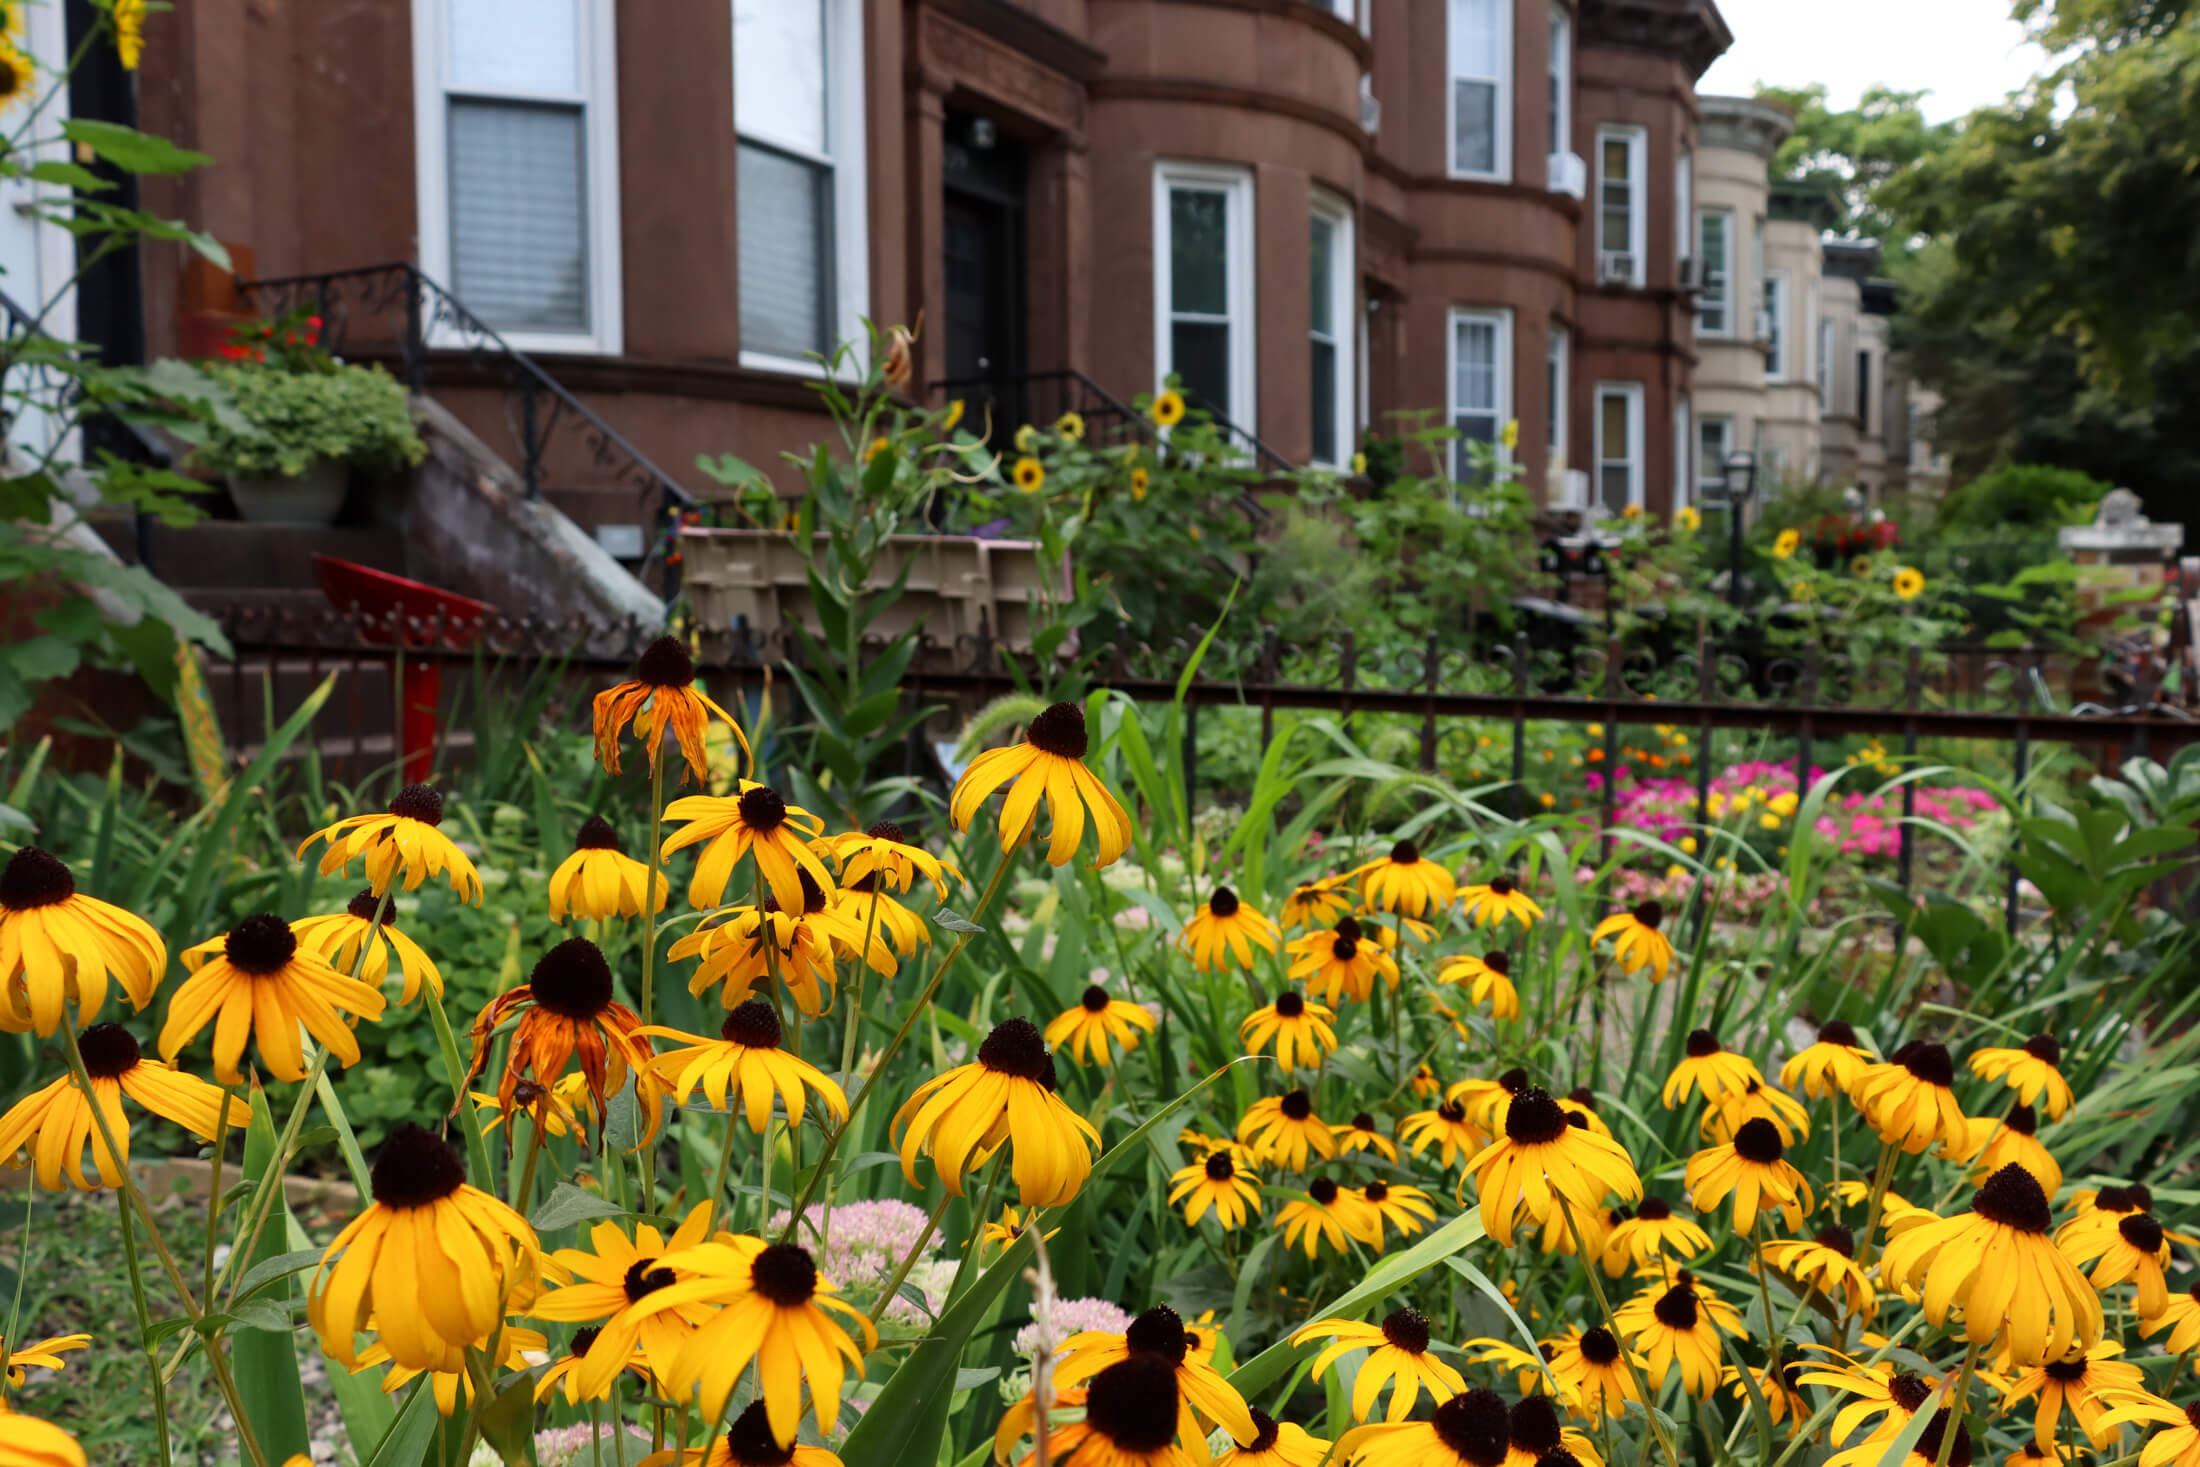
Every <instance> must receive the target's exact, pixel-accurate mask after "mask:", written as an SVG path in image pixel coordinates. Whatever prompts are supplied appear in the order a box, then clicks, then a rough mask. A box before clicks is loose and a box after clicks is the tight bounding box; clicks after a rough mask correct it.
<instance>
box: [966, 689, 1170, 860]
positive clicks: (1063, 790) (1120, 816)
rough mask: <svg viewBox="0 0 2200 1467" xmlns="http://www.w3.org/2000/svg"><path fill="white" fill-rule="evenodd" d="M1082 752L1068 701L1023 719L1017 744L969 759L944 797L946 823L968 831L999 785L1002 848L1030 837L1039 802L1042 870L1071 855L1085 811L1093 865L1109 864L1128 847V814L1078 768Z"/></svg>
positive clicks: (1083, 741) (1083, 739)
mask: <svg viewBox="0 0 2200 1467" xmlns="http://www.w3.org/2000/svg"><path fill="white" fill-rule="evenodd" d="M1088 747H1089V740H1088V737H1087V735H1086V731H1085V710H1084V709H1082V708H1080V707H1078V706H1077V705H1076V704H1075V703H1056V704H1054V705H1053V706H1052V707H1050V708H1048V709H1047V710H1046V711H1045V712H1043V713H1041V714H1039V715H1038V717H1036V718H1034V719H1032V720H1031V725H1030V727H1029V728H1027V729H1025V730H1024V739H1023V742H1022V743H1019V744H1012V745H1010V746H1009V747H1007V748H1005V749H988V750H986V751H985V752H984V753H983V754H980V755H979V756H978V757H977V758H975V759H973V760H971V761H970V767H969V768H967V769H965V770H964V771H963V773H962V778H960V779H958V780H956V781H955V789H954V793H953V794H952V795H950V796H949V797H948V803H947V813H948V818H949V819H950V820H952V821H953V822H954V824H955V828H956V829H957V830H968V829H969V828H970V822H971V821H972V820H973V819H975V818H976V817H977V814H978V807H979V806H980V805H983V804H984V803H985V802H986V800H987V799H988V798H989V797H990V796H991V795H992V793H993V792H994V791H995V790H997V789H999V788H1000V787H1001V786H1002V785H1004V784H1006V785H1007V786H1008V798H1007V799H1005V800H1003V801H1002V802H1001V819H1000V825H999V830H1000V836H1001V847H1002V849H1003V850H1008V851H1013V850H1015V849H1016V848H1017V847H1019V846H1021V845H1022V844H1023V843H1024V842H1025V841H1027V840H1029V839H1031V836H1032V831H1033V827H1034V826H1035V825H1036V824H1037V823H1038V818H1039V803H1040V800H1041V799H1042V798H1044V800H1045V802H1046V807H1047V814H1048V817H1049V819H1050V820H1051V822H1052V827H1051V832H1050V834H1049V836H1048V840H1047V864H1048V865H1050V866H1061V865H1065V864H1067V863H1068V861H1069V859H1070V858H1071V857H1072V856H1074V855H1076V854H1077V847H1078V843H1079V842H1080V841H1082V840H1083V839H1084V835H1085V817H1086V813H1087V812H1088V811H1089V812H1090V813H1091V816H1092V830H1093V839H1094V841H1095V842H1096V859H1095V860H1094V861H1093V865H1094V866H1095V867H1096V868H1097V867H1101V866H1112V865H1114V864H1115V862H1116V861H1117V860H1118V859H1119V858H1120V857H1121V856H1122V854H1123V853H1124V852H1125V851H1127V850H1129V849H1130V846H1131V817H1130V816H1129V815H1127V814H1125V813H1124V810H1123V806H1122V805H1121V804H1120V803H1119V802H1118V801H1117V800H1116V798H1115V796H1114V795H1113V794H1111V793H1109V791H1108V787H1107V785H1106V784H1104V783H1102V782H1101V780H1100V777H1099V776H1098V775H1096V774H1094V773H1093V772H1092V771H1091V770H1090V769H1087V768H1086V767H1085V751H1086V749H1087V748H1088Z"/></svg>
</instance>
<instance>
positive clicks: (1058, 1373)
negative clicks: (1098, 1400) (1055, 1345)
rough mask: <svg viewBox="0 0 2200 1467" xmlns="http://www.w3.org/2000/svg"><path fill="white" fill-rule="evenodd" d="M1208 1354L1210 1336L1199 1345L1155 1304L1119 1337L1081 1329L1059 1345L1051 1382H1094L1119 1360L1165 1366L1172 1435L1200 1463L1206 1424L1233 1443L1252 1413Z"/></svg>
mask: <svg viewBox="0 0 2200 1467" xmlns="http://www.w3.org/2000/svg"><path fill="white" fill-rule="evenodd" d="M1214 1353H1215V1340H1214V1337H1213V1336H1212V1335H1209V1336H1208V1337H1207V1338H1206V1339H1204V1340H1202V1339H1201V1337H1200V1335H1199V1333H1198V1332H1197V1331H1196V1330H1189V1329H1186V1328H1185V1327H1184V1321H1183V1319H1182V1318H1180V1317H1179V1316H1178V1314H1177V1312H1176V1311H1175V1310H1174V1309H1171V1308H1170V1307H1169V1306H1168V1305H1166V1304H1157V1305H1155V1306H1154V1307H1153V1308H1151V1309H1148V1310H1147V1311H1146V1312H1145V1313H1143V1314H1141V1315H1139V1316H1138V1317H1137V1318H1136V1319H1133V1320H1132V1321H1131V1322H1130V1324H1129V1325H1127V1326H1126V1327H1125V1328H1124V1330H1123V1333H1121V1334H1116V1333H1114V1332H1113V1331H1109V1330H1085V1331H1082V1332H1080V1333H1078V1334H1074V1335H1071V1336H1070V1337H1069V1338H1068V1339H1066V1340H1064V1341H1063V1342H1062V1348H1061V1351H1060V1355H1059V1358H1058V1361H1057V1363H1056V1365H1055V1367H1054V1382H1055V1384H1056V1385H1057V1386H1059V1387H1061V1388H1062V1389H1064V1390H1072V1389H1075V1388H1076V1387H1078V1386H1082V1385H1085V1384H1086V1382H1088V1381H1093V1382H1095V1383H1096V1382H1097V1380H1098V1378H1099V1376H1101V1375H1104V1374H1105V1373H1107V1371H1108V1370H1110V1369H1111V1368H1113V1367H1114V1366H1116V1365H1119V1364H1121V1363H1122V1362H1123V1361H1125V1360H1136V1359H1146V1360H1151V1361H1155V1362H1157V1363H1159V1364H1161V1365H1164V1366H1167V1367H1168V1369H1169V1374H1170V1377H1171V1379H1172V1380H1173V1383H1174V1384H1175V1386H1176V1393H1175V1394H1176V1399H1177V1401H1178V1403H1179V1414H1178V1416H1177V1419H1176V1426H1177V1428H1178V1434H1179V1435H1181V1436H1182V1437H1184V1438H1185V1439H1186V1441H1187V1448H1186V1449H1187V1450H1188V1451H1189V1452H1190V1453H1191V1454H1192V1455H1193V1456H1194V1457H1195V1458H1200V1459H1204V1458H1205V1456H1206V1447H1205V1443H1204V1442H1203V1441H1201V1440H1200V1438H1202V1437H1204V1435H1205V1432H1206V1424H1208V1423H1212V1424H1213V1425H1216V1426H1219V1427H1221V1428H1222V1429H1223V1430H1225V1431H1227V1432H1229V1433H1230V1436H1231V1438H1232V1439H1233V1440H1236V1441H1243V1440H1244V1439H1245V1438H1246V1437H1249V1436H1251V1435H1252V1434H1253V1414H1252V1412H1251V1410H1250V1409H1248V1408H1247V1406H1246V1404H1245V1397H1244V1396H1242V1395H1240V1394H1238V1390H1237V1388H1236V1387H1235V1386H1233V1385H1231V1384H1230V1383H1229V1381H1227V1380H1226V1379H1224V1378H1223V1376H1222V1373H1221V1372H1220V1371H1218V1370H1216V1369H1215V1367H1214ZM1073 1460H1078V1461H1082V1459H1073Z"/></svg>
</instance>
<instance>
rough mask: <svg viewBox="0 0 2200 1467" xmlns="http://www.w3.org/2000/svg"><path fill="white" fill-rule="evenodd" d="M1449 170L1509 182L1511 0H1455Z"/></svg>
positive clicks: (1452, 32) (1451, 37)
mask: <svg viewBox="0 0 2200 1467" xmlns="http://www.w3.org/2000/svg"><path fill="white" fill-rule="evenodd" d="M1448 44H1449V47H1450V51H1451V103H1450V105H1451V171H1452V172H1454V173H1461V174H1467V175H1470V176H1474V177H1480V178H1510V177H1511V176H1512V159H1511V156H1510V144H1511V141H1512V4H1511V0H1451V27H1450V38H1449V42H1448Z"/></svg>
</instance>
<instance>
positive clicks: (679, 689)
mask: <svg viewBox="0 0 2200 1467" xmlns="http://www.w3.org/2000/svg"><path fill="white" fill-rule="evenodd" d="M593 713H594V722H595V736H596V761H597V762H598V763H599V764H601V765H603V767H604V768H605V769H606V770H608V771H610V772H611V773H613V774H617V773H618V772H619V734H620V733H621V731H623V730H624V729H625V728H626V726H627V725H628V724H630V723H631V724H633V725H634V726H635V728H636V730H637V731H641V730H643V729H645V728H646V730H647V733H646V736H645V745H646V747H647V748H648V750H649V767H650V768H651V769H655V768H656V767H657V761H658V759H659V758H660V757H661V755H662V752H663V749H664V744H665V734H666V733H668V732H669V733H671V734H672V736H673V738H674V739H675V740H677V741H678V743H679V746H680V753H681V754H682V755H683V756H684V757H685V758H686V759H687V766H688V774H689V775H690V776H691V777H692V778H693V779H694V781H695V782H696V783H697V784H699V785H705V784H708V783H709V782H710V764H709V761H708V760H707V759H706V758H705V757H704V753H703V736H704V734H705V733H706V732H707V730H708V728H709V726H710V720H711V717H712V716H713V715H716V716H717V718H718V721H719V722H721V723H723V724H725V726H726V727H727V728H729V729H731V730H732V731H733V736H734V738H735V740H736V741H738V742H739V743H740V745H741V756H742V758H743V759H744V760H747V759H750V758H752V757H753V756H752V755H751V754H750V753H749V739H748V735H747V734H745V733H743V732H742V731H741V725H740V724H739V723H737V722H735V721H734V717H733V715H732V714H730V713H728V712H726V710H725V709H723V708H721V707H719V706H718V705H717V704H716V703H713V702H712V701H711V700H710V698H709V697H708V696H707V695H705V694H704V693H703V691H702V690H701V689H700V688H697V687H696V686H695V659H694V658H692V657H690V656H689V655H688V650H687V648H686V647H684V646H682V645H681V643H680V639H679V638H678V637H659V638H658V639H657V640H656V641H654V642H652V643H650V644H649V646H648V647H646V648H644V649H643V651H642V655H641V656H640V657H639V658H637V659H636V660H635V663H634V675H633V676H632V677H630V678H628V679H627V680H626V681H625V682H623V683H616V684H614V685H612V686H611V687H608V688H605V689H604V690H603V691H602V692H600V693H598V694H597V695H596V701H595V705H594V708H593ZM637 715H639V716H637Z"/></svg>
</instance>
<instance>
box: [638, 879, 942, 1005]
mask: <svg viewBox="0 0 2200 1467" xmlns="http://www.w3.org/2000/svg"><path fill="white" fill-rule="evenodd" d="M797 876H798V878H799V882H800V885H801V887H802V905H801V907H800V908H798V909H796V910H795V911H792V912H789V911H787V910H785V909H783V908H782V907H781V906H780V905H779V902H778V900H777V899H776V898H774V897H771V896H766V897H765V898H764V903H763V905H762V906H760V907H748V906H741V907H733V908H730V909H728V910H727V911H726V912H724V913H722V914H720V915H719V916H718V917H716V918H706V919H705V920H704V921H703V923H702V924H701V925H700V926H698V927H697V928H696V929H695V930H694V931H693V932H690V933H689V934H688V935H687V936H685V937H682V938H680V939H679V940H678V941H676V942H674V943H673V944H672V947H671V949H670V953H671V956H672V959H673V961H675V962H679V961H682V960H685V959H687V958H700V959H701V960H702V961H701V962H699V963H697V964H696V967H695V971H694V972H693V973H691V974H689V975H688V992H690V993H692V994H695V995H696V996H697V997H701V996H702V994H703V991H704V990H705V989H707V988H710V987H711V986H713V985H716V986H717V988H718V1001H719V1002H720V1003H721V1004H723V1005H725V1006H726V1007H727V1008H729V1009H730V1008H732V1007H733V1006H734V1005H735V1004H738V1003H740V1002H741V1001H742V1000H744V999H746V998H747V997H748V996H749V994H750V993H752V992H753V991H755V989H756V987H757V985H758V984H759V983H766V982H770V981H772V980H773V979H774V978H776V979H777V981H778V984H779V986H780V987H781V988H782V989H784V990H785V991H786V992H787V993H788V994H789V995H790V996H792V997H793V999H794V1001H795V1004H796V1006H797V1007H798V1008H800V1009H801V1010H802V1012H803V1013H804V1014H806V1015H808V1016H810V1017H812V1018H815V1017H817V1016H818V1015H819V1014H822V1013H824V1012H825V1010H826V1009H827V1008H828V1007H830V1006H831V1003H832V995H833V991H834V985H835V984H836V983H837V982H838V981H839V970H838V969H837V968H836V967H835V966H834V951H835V949H836V948H847V949H852V948H853V947H854V946H855V945H857V944H860V943H862V942H863V940H864V938H865V936H866V935H868V936H869V938H870V946H869V947H868V948H867V949H865V956H866V960H867V961H868V963H869V965H870V966H871V967H872V968H873V969H875V970H877V971H878V972H880V973H884V974H887V975H891V974H893V973H895V972H896V971H898V970H899V969H900V967H901V962H900V960H899V959H898V958H896V957H895V956H894V953H893V950H892V949H891V948H889V947H888V946H887V945H886V943H885V941H884V940H883V939H882V938H880V937H879V935H878V932H877V931H876V930H872V931H870V932H869V933H868V934H866V932H865V931H864V929H862V928H858V927H856V926H855V925H854V918H853V917H851V916H850V915H849V913H848V912H847V911H846V910H845V909H836V908H835V907H834V906H833V903H832V897H831V895H829V894H828V893H826V892H825V891H823V890H821V889H820V888H819V887H818V884H817V883H816V882H815V881H813V880H811V879H810V873H809V872H807V871H802V872H798V873H797Z"/></svg>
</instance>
